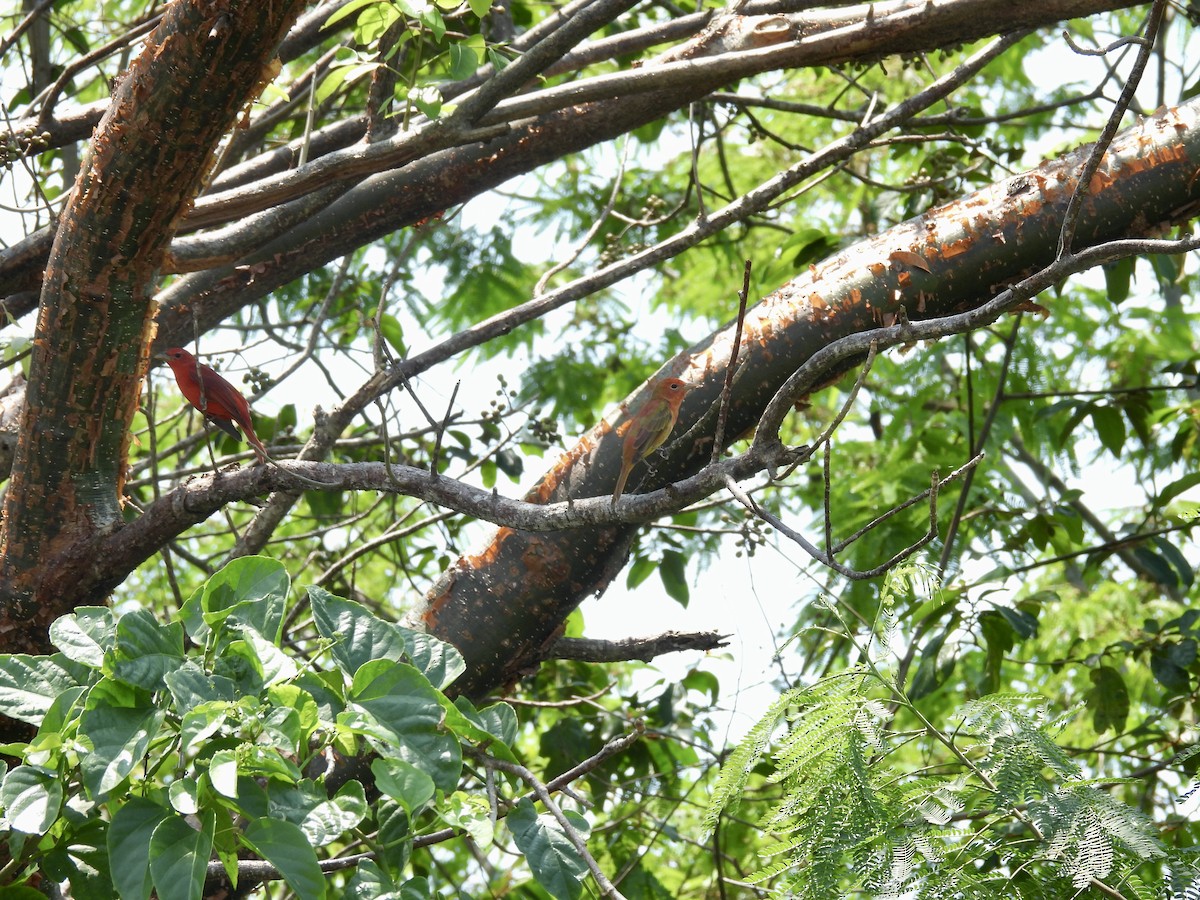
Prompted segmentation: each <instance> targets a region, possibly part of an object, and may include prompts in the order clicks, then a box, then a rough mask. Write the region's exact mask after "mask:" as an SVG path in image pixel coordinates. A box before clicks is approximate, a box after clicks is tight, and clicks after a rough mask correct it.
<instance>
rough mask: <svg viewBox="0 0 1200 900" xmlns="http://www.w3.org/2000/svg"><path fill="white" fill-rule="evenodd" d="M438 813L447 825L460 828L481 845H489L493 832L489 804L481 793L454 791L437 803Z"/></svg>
mask: <svg viewBox="0 0 1200 900" xmlns="http://www.w3.org/2000/svg"><path fill="white" fill-rule="evenodd" d="M438 813H439V814H440V815H441V817H442V819H443V820H445V822H446V824H447V825H450V826H451V827H453V828H461V829H462V830H463V831H465V832H466V833H467V834H469V835H470V836H471V839H472V840H474V841H475V843H476V844H479V846H481V847H487V846H490V845H491V843H492V838H493V836H494V833H495V827H494V826H493V825H492V819H491V805H490V804H489V803H488V799H487V797H485V796H484V795H482V794H467V793H465V792H464V791H455V792H454V793H453V794H450V795H449V796H448V797H446V802H445V803H444V804H441V805H439V808H438Z"/></svg>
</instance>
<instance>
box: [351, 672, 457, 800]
mask: <svg viewBox="0 0 1200 900" xmlns="http://www.w3.org/2000/svg"><path fill="white" fill-rule="evenodd" d="M350 706H351V709H350V710H347V712H346V713H343V714H342V716H340V717H339V719H338V721H339V724H345V725H347V726H348V727H351V728H354V729H355V730H357V731H359V732H361V733H363V734H366V735H367V736H368V737H370V738H373V739H374V740H375V741H376V742H377V744H376V749H378V750H379V752H380V753H381V754H382V755H384V756H388V757H394V758H397V759H401V760H403V761H404V762H407V763H409V764H411V765H413V766H415V767H417V768H418V769H420V770H421V771H423V772H425V774H427V775H429V776H430V777H431V778H432V779H433V782H434V784H436V785H437V786H438V787H439V788H441V789H442V790H443V791H452V790H454V788H455V786H456V785H457V784H458V778H459V775H460V773H461V772H462V748H461V747H459V744H458V739H457V738H456V737H455V736H454V735H453V734H450V733H447V732H446V731H445V729H444V728H443V727H442V716H443V712H442V706H441V703H440V702H439V695H438V692H437V691H436V690H435V689H434V687H433V685H431V684H430V683H429V681H428V679H426V678H425V676H423V675H422V674H421V673H420V672H418V671H417V670H416V669H414V668H413V667H412V666H409V665H407V664H405V663H395V662H390V661H387V660H381V661H377V662H372V663H368V664H367V665H365V666H363V667H362V668H361V669H360V670H359V672H358V674H357V675H356V676H355V679H354V687H353V689H352V692H351V704H350ZM354 708H357V709H358V710H361V711H362V712H363V713H366V715H367V717H368V718H367V719H366V720H363V719H362V718H361V717H355V716H354V715H353V713H352V710H353V709H354Z"/></svg>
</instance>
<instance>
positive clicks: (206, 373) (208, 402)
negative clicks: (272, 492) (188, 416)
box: [163, 347, 267, 462]
mask: <svg viewBox="0 0 1200 900" xmlns="http://www.w3.org/2000/svg"><path fill="white" fill-rule="evenodd" d="M163 358H164V359H166V361H167V365H169V366H170V367H171V371H172V372H174V373H175V381H176V382H178V383H179V390H180V391H182V392H183V396H184V397H186V398H187V402H188V403H190V404H192V406H194V407H196V409H198V410H200V412H201V413H203V414H204V418H206V419H208V421H210V422H212V423H213V424H214V425H216V426H217V427H218V428H220V429H221V430H222V431H224V432H225V433H226V434H228V435H229V436H230V437H232V438H233V439H234V440H235V441H240V440H241V439H242V435H241V433H240V432H239V431H238V430H237V427H236V426H235V425H234V423H235V422H236V423H237V425H241V426H242V430H243V431H245V432H246V440H247V441H249V442H250V446H251V447H253V448H254V453H255V454H256V455H257V456H258V460H259V462H266V461H267V450H266V448H265V447H264V446H263V445H262V441H260V440H259V439H258V435H257V434H255V433H254V423H253V422H252V421H251V420H250V404H249V403H247V402H246V398H245V397H243V396H242V395H241V393H240V392H239V391H238V389H237V388H235V387H234V386H233V385H232V384H230V383H229V382H228V381H226V380H225V379H224V378H222V377H221V376H220V375H218V374H217V373H216V371H215V370H214V369H212V368H211V367H210V366H206V365H204V363H202V362H199V361H198V360H197V359H196V357H194V356H192V354H190V353H188V352H187V351H186V350H184V349H183V348H181V347H171V348H170V349H169V350H167V351H166V352H164V353H163Z"/></svg>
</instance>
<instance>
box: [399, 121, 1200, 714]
mask: <svg viewBox="0 0 1200 900" xmlns="http://www.w3.org/2000/svg"><path fill="white" fill-rule="evenodd" d="M1089 149H1090V148H1084V149H1082V150H1079V151H1077V152H1075V153H1072V154H1070V155H1068V156H1066V157H1063V158H1061V159H1058V160H1054V161H1052V162H1049V163H1047V164H1045V165H1043V166H1041V167H1040V168H1038V169H1036V170H1033V171H1031V172H1027V173H1025V174H1022V175H1018V176H1016V177H1014V178H1011V179H1009V180H1008V181H1006V182H1002V183H1000V184H996V185H993V186H991V187H989V188H987V189H985V190H982V191H979V192H977V193H975V194H972V195H970V196H967V197H964V198H962V199H960V200H957V201H955V202H954V203H951V204H948V205H946V206H943V207H940V208H938V209H934V210H931V211H929V212H928V213H926V214H924V215H922V216H919V217H917V218H915V219H911V220H909V221H908V222H905V223H902V224H901V225H898V226H896V227H895V228H892V229H890V230H889V231H887V232H884V233H883V234H881V235H879V236H878V237H876V238H874V239H871V240H868V241H864V242H862V243H859V244H857V245H855V246H854V247H853V248H850V249H848V250H846V251H844V252H842V253H839V254H838V255H836V256H834V257H831V258H830V259H827V260H825V261H824V262H823V263H821V264H819V265H817V266H815V267H813V268H812V269H811V270H810V271H809V272H807V273H805V274H803V275H801V276H800V277H798V278H796V279H794V280H793V281H791V282H789V283H787V284H785V285H783V286H782V287H781V288H779V289H778V290H777V291H775V292H774V293H772V294H771V295H769V296H768V297H766V298H764V299H763V301H762V302H761V303H760V304H759V305H758V306H757V307H755V308H754V309H752V310H751V311H750V313H749V314H748V315H747V317H746V322H745V328H744V333H743V337H742V343H741V347H740V350H739V355H738V359H739V362H738V374H737V378H736V382H735V384H736V386H735V389H734V392H733V397H732V400H731V404H730V410H729V425H728V430H727V432H726V433H727V434H728V435H731V436H736V435H738V434H740V433H742V432H744V431H746V430H748V429H749V428H751V427H753V426H754V425H755V424H756V423H757V422H758V419H759V416H760V415H761V413H762V411H763V409H764V407H765V406H766V403H767V401H768V400H770V398H771V397H772V396H773V394H774V393H775V391H776V390H777V389H778V388H779V387H780V386H781V385H782V384H783V382H784V381H785V380H786V379H787V378H788V377H789V376H791V374H792V373H793V372H794V371H795V370H796V369H797V368H799V367H800V366H801V365H802V364H803V363H804V362H805V360H807V359H808V358H809V357H810V356H812V355H813V354H814V353H816V352H817V351H819V350H821V349H822V348H823V347H826V346H828V345H829V344H830V343H832V342H833V341H835V340H837V339H838V338H840V337H843V336H845V335H849V334H855V333H859V332H863V331H866V330H869V329H872V328H874V327H877V326H880V325H885V324H891V323H892V322H893V321H895V320H896V317H897V316H898V315H901V314H902V312H903V314H906V315H907V316H908V317H909V318H910V319H912V320H919V319H929V318H934V317H937V316H942V315H948V314H952V313H955V312H959V311H962V310H966V309H970V308H975V307H978V306H979V305H981V304H982V303H983V302H985V301H987V300H988V299H990V298H991V297H993V296H994V295H995V294H996V293H997V292H998V291H999V290H1001V289H1002V288H1003V287H1005V286H1006V285H1008V284H1011V283H1015V282H1017V281H1019V280H1020V279H1022V278H1024V277H1026V276H1028V275H1029V274H1031V273H1033V272H1035V271H1037V270H1039V269H1040V268H1042V267H1044V266H1046V265H1048V264H1049V263H1050V262H1051V261H1052V260H1053V259H1054V254H1055V249H1056V247H1057V245H1058V236H1059V230H1060V228H1061V223H1062V217H1063V212H1064V210H1065V208H1066V205H1067V202H1068V201H1069V199H1070V195H1071V192H1072V190H1073V188H1074V184H1075V180H1076V173H1077V172H1078V171H1079V170H1080V167H1081V166H1082V164H1083V161H1084V159H1085V158H1086V154H1087V153H1088V152H1089ZM1198 169H1200V102H1193V103H1191V104H1189V105H1187V106H1185V107H1180V108H1178V109H1171V110H1166V111H1164V112H1162V113H1160V114H1158V115H1156V116H1155V117H1153V118H1151V119H1148V120H1146V121H1145V122H1144V123H1143V124H1141V125H1139V126H1137V127H1135V128H1132V129H1130V130H1128V131H1126V132H1124V133H1122V134H1121V135H1119V136H1118V138H1117V140H1116V141H1115V142H1114V144H1113V146H1112V147H1111V148H1110V149H1109V151H1108V153H1107V154H1106V156H1105V161H1104V163H1103V165H1102V166H1101V168H1100V170H1099V172H1098V173H1097V175H1096V176H1095V177H1094V178H1093V179H1092V181H1091V184H1090V185H1089V186H1088V190H1087V194H1086V199H1085V201H1084V204H1083V208H1082V216H1081V218H1080V221H1079V227H1078V231H1077V237H1076V241H1075V247H1076V248H1077V249H1078V248H1083V247H1088V246H1095V245H1097V244H1099V243H1103V242H1105V241H1110V240H1116V239H1119V238H1125V237H1139V236H1145V235H1149V234H1154V233H1156V232H1157V230H1158V229H1161V228H1162V227H1163V226H1164V225H1167V224H1171V223H1175V222H1178V221H1181V220H1183V219H1185V218H1188V217H1191V216H1194V215H1195V214H1196V212H1197V209H1200V179H1197V178H1196V177H1195V175H1196V172H1197V170H1198ZM896 254H901V255H900V256H897V255H896ZM904 254H908V256H907V257H906V256H904ZM912 254H915V255H916V256H917V257H919V258H920V259H921V260H924V262H925V263H926V264H927V265H928V268H929V271H928V272H926V271H923V270H922V268H921V267H919V266H912V265H909V264H907V263H906V262H905V261H904V260H905V259H908V260H911V259H912V258H913V257H912V256H911V255H912ZM739 280H740V273H737V272H731V273H730V283H731V293H732V289H733V288H734V287H735V286H736V283H737V282H738V281H739ZM732 334H733V329H732V326H731V327H730V328H727V329H725V330H722V331H720V332H717V333H715V334H713V335H712V336H711V337H710V338H708V339H707V340H705V341H703V342H701V343H700V344H697V345H696V346H694V347H692V348H690V349H689V350H688V351H686V352H684V353H682V354H680V355H679V356H677V357H676V358H675V359H673V360H671V361H670V362H668V363H667V364H666V365H665V366H663V368H662V369H660V370H659V372H658V373H657V375H656V376H655V378H661V377H666V376H676V377H681V378H684V379H685V380H688V381H690V382H692V383H693V384H694V385H696V387H695V388H694V389H693V390H692V391H691V393H690V394H689V395H688V397H687V399H686V400H685V402H684V404H683V407H682V409H681V411H680V417H679V424H678V425H677V426H676V430H675V435H676V436H677V438H676V439H673V440H672V441H669V442H668V445H667V447H666V448H665V451H664V453H665V457H664V458H662V459H658V460H655V465H654V467H653V468H652V467H650V466H646V465H643V466H641V467H640V468H638V469H635V470H634V477H633V479H632V483H633V484H635V485H638V479H639V477H641V476H643V475H645V477H644V479H643V480H642V481H641V483H640V485H639V486H638V489H639V490H642V491H645V490H649V489H653V488H657V487H660V486H662V485H663V484H665V483H667V481H669V480H673V479H678V478H681V477H684V476H685V475H688V474H691V473H693V472H696V471H698V470H699V469H700V468H702V467H703V466H704V465H705V464H706V463H707V462H708V460H709V458H710V455H711V451H712V441H713V434H714V425H715V420H716V414H715V411H716V408H717V402H718V398H719V396H720V391H721V387H722V384H723V382H724V378H725V368H726V365H727V363H728V360H729V354H730V345H731V343H732ZM844 369H845V365H844V364H839V365H838V366H836V367H834V368H833V369H832V370H830V371H829V372H827V373H825V374H826V375H827V377H826V379H825V380H826V381H828V380H829V379H831V378H834V377H836V376H837V375H839V374H841V372H842V371H844ZM652 381H653V379H652ZM640 396H644V392H643V394H641V395H639V397H640ZM637 402H639V401H638V400H637V399H635V400H634V401H633V404H632V405H633V406H635V408H636V404H637ZM620 444H621V441H620V438H619V437H617V436H616V435H614V434H613V431H612V427H611V424H610V423H608V422H601V423H600V424H599V425H598V426H597V427H596V428H594V429H593V430H592V431H591V432H589V433H588V434H587V435H585V436H584V437H583V439H582V440H581V441H580V442H579V444H578V445H577V446H576V447H574V448H573V449H572V450H570V451H568V453H567V454H565V455H564V456H563V458H562V459H561V460H560V461H559V463H558V464H557V465H556V466H555V467H554V468H553V469H551V470H550V471H549V472H548V473H547V474H546V475H545V476H544V477H543V479H542V481H541V483H540V484H539V485H538V487H537V488H535V489H534V490H533V491H532V492H531V493H530V495H529V499H532V500H536V501H540V502H551V501H561V500H565V499H567V498H568V497H571V498H576V499H578V498H582V497H595V496H605V495H606V494H607V493H609V492H610V491H611V490H612V486H613V483H614V481H615V478H616V473H617V471H618V467H619V465H620ZM632 534H633V531H632V529H630V528H587V529H576V530H572V531H564V532H557V533H549V534H544V533H543V534H533V533H529V532H521V531H515V530H513V529H510V528H501V529H499V530H498V531H497V533H496V535H495V536H494V537H493V538H492V540H491V541H490V542H488V544H487V545H486V546H484V547H482V548H481V549H480V550H479V551H478V552H476V553H473V554H470V555H468V556H464V557H463V558H461V559H460V560H458V562H457V563H455V564H454V565H453V566H452V567H451V569H450V570H449V571H448V572H447V573H446V574H445V575H444V576H443V577H442V579H441V580H440V581H439V582H438V584H437V585H435V587H434V588H433V589H432V590H431V591H430V592H429V594H428V595H427V597H426V598H425V603H424V606H423V607H422V608H421V609H420V610H419V611H418V620H419V622H420V623H421V624H422V625H423V626H424V627H425V628H427V629H428V630H429V631H430V632H431V633H433V634H435V635H437V636H438V637H440V638H442V639H443V640H447V641H450V642H451V643H453V644H454V645H455V646H457V647H458V648H459V650H460V651H461V652H462V653H463V656H464V658H465V659H466V662H467V671H466V673H465V674H464V675H463V676H462V678H460V679H459V681H458V682H456V684H455V688H456V689H457V690H461V691H463V692H464V693H466V694H468V695H471V696H476V697H478V696H481V695H485V694H487V693H489V692H491V691H495V690H497V689H499V688H501V687H503V686H504V685H506V684H508V683H510V682H512V681H513V680H515V679H517V678H519V677H521V675H523V674H524V673H526V672H528V671H530V670H531V669H532V668H534V667H536V665H537V664H538V662H539V661H540V660H542V659H543V658H545V657H546V656H547V652H546V648H547V647H548V646H549V645H550V643H551V642H552V641H553V640H554V639H555V637H556V635H557V633H558V631H559V629H560V628H561V626H562V623H563V622H564V621H565V619H566V616H567V615H568V614H569V613H570V612H571V610H573V609H574V608H575V606H577V605H578V603H579V602H580V601H581V600H583V599H584V598H585V597H587V596H589V595H590V594H593V593H597V592H600V591H603V589H604V588H605V587H606V585H607V583H608V581H609V580H610V579H611V577H612V576H613V574H614V573H615V572H617V571H619V570H620V568H621V565H622V564H623V562H624V559H625V555H626V552H627V547H628V545H629V541H630V539H631V536H632ZM497 585H503V589H502V590H498V589H497V587H496V586H497Z"/></svg>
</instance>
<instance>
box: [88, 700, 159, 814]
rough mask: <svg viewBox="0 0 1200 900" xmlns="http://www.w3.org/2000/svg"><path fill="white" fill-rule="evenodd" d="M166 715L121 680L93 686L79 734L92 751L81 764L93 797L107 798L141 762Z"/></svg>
mask: <svg viewBox="0 0 1200 900" xmlns="http://www.w3.org/2000/svg"><path fill="white" fill-rule="evenodd" d="M164 716H165V712H164V711H163V710H160V709H158V708H156V707H155V706H153V705H152V704H150V702H149V700H148V698H146V697H144V696H139V695H138V693H137V692H136V691H133V690H130V689H128V688H125V687H124V686H123V685H122V684H121V683H119V682H113V681H109V680H105V681H102V682H100V683H99V684H97V685H96V686H95V687H93V688H92V690H91V691H90V692H89V694H88V700H87V706H86V707H85V708H84V711H83V715H82V716H81V717H80V719H79V736H80V738H81V739H83V740H84V741H85V742H86V743H88V744H90V745H91V748H92V752H91V753H88V754H86V755H85V756H84V757H83V759H82V760H80V764H79V767H80V770H81V771H82V773H83V783H84V786H85V787H86V788H87V791H88V793H89V794H90V795H91V797H92V798H93V799H96V800H103V799H105V798H106V797H107V795H108V793H109V791H111V790H112V789H113V788H115V787H116V786H117V785H119V784H120V783H121V782H122V781H124V780H125V777H126V776H127V775H129V773H130V772H132V771H133V770H134V769H135V768H136V767H137V766H138V765H139V764H140V763H141V761H142V757H143V756H145V755H146V749H147V748H148V747H149V746H150V739H151V738H152V737H154V735H155V734H157V732H158V729H159V726H161V725H162V721H163V717H164Z"/></svg>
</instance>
